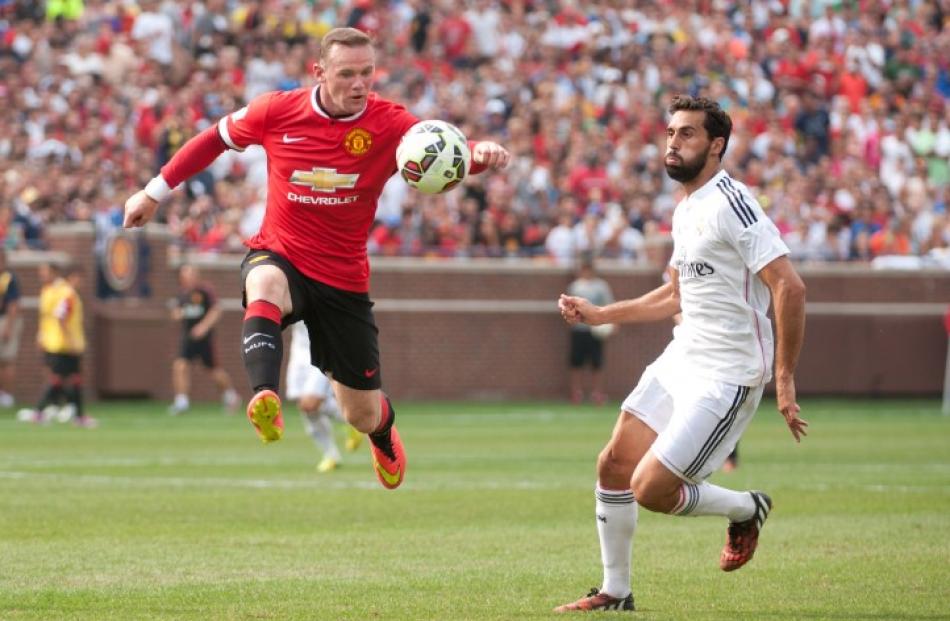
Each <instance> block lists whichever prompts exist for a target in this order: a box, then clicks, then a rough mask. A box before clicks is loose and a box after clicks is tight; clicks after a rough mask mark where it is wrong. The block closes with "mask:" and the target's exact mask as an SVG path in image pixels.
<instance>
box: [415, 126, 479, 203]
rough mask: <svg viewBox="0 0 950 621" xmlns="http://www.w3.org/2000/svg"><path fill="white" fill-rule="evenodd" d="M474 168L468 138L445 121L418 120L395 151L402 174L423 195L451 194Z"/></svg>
mask: <svg viewBox="0 0 950 621" xmlns="http://www.w3.org/2000/svg"><path fill="white" fill-rule="evenodd" d="M471 165H472V154H471V151H469V148H468V141H467V140H466V139H465V135H464V134H462V132H461V131H459V128H457V127H455V126H454V125H452V124H451V123H446V122H445V121H419V122H418V123H416V124H415V125H413V126H412V127H410V128H409V131H407V132H406V133H405V135H403V137H402V140H401V141H400V142H399V146H398V147H397V148H396V166H397V167H398V169H399V174H400V175H401V176H402V178H403V179H405V180H406V183H408V184H409V186H410V187H412V188H415V189H416V190H418V191H420V192H422V193H424V194H440V193H442V192H448V191H449V190H451V189H452V188H454V187H455V186H457V185H458V184H459V183H461V182H462V180H463V179H464V178H465V176H466V175H467V174H468V171H469V169H470V168H471Z"/></svg>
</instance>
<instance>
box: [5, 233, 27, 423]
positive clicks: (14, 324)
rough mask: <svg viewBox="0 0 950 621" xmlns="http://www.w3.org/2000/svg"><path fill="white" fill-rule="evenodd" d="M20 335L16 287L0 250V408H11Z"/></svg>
mask: <svg viewBox="0 0 950 621" xmlns="http://www.w3.org/2000/svg"><path fill="white" fill-rule="evenodd" d="M21 332H23V318H22V317H20V283H19V282H18V281H17V277H16V275H14V273H13V272H11V271H10V270H9V269H8V268H7V255H6V252H4V251H2V250H0V407H4V408H9V407H12V406H13V404H14V399H13V395H12V394H10V391H11V390H12V389H13V380H14V377H15V373H16V367H15V366H14V363H15V362H16V356H17V352H18V351H19V349H20V333H21Z"/></svg>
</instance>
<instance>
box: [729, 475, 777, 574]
mask: <svg viewBox="0 0 950 621" xmlns="http://www.w3.org/2000/svg"><path fill="white" fill-rule="evenodd" d="M749 493H750V494H752V501H753V502H754V503H755V513H754V514H752V517H751V518H749V519H748V520H746V521H745V522H733V523H731V524H729V529H728V530H727V531H726V545H725V547H723V549H722V553H721V554H720V555H719V569H721V570H723V571H735V570H736V569H739V568H740V567H742V566H743V565H745V564H746V563H748V562H749V561H750V560H752V555H753V554H755V548H756V547H757V546H758V545H759V533H760V532H762V526H763V525H764V524H765V518H767V517H768V516H769V511H771V510H772V499H771V498H769V497H768V495H766V494H763V493H762V492H749Z"/></svg>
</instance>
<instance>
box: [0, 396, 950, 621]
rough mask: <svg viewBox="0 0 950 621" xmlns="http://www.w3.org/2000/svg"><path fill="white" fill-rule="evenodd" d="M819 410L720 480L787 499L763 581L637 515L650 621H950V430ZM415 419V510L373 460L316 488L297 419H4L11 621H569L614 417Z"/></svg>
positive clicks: (1, 591)
mask: <svg viewBox="0 0 950 621" xmlns="http://www.w3.org/2000/svg"><path fill="white" fill-rule="evenodd" d="M802 405H803V417H804V418H806V419H808V420H809V421H810V422H811V427H810V435H809V437H808V438H806V439H805V441H804V442H803V443H802V444H801V445H800V446H796V445H795V443H794V442H793V441H792V439H791V436H790V434H789V433H788V431H787V430H786V429H785V427H784V424H783V422H782V420H781V417H780V416H779V415H778V414H777V413H776V412H775V410H774V403H772V402H768V401H766V402H765V403H763V405H762V407H761V408H760V410H759V413H758V415H757V417H756V420H755V421H754V422H753V424H752V425H751V427H750V428H749V430H748V432H747V433H746V435H745V438H744V440H743V443H742V464H741V467H740V469H739V470H738V471H736V472H734V473H731V474H728V475H724V474H719V475H716V477H715V478H714V480H715V481H717V482H719V483H721V484H723V485H726V486H729V487H733V488H759V489H763V490H766V491H768V492H769V493H770V494H771V495H772V497H773V499H774V501H775V510H774V512H773V514H772V517H771V518H770V519H769V522H768V524H767V526H766V528H765V530H764V532H763V535H762V539H761V540H760V546H759V551H758V553H757V554H756V557H755V559H754V560H753V561H752V562H751V563H750V564H749V565H748V566H747V567H745V568H743V569H742V570H740V571H738V572H735V573H733V574H725V573H723V572H721V571H719V569H718V566H717V561H718V555H719V550H720V548H721V546H722V543H723V538H724V531H725V521H724V520H720V519H717V518H674V517H669V516H663V515H654V514H651V513H649V512H647V511H644V510H641V512H640V524H639V528H638V531H637V538H636V541H635V544H634V592H635V596H636V600H637V608H638V612H637V613H636V615H637V617H638V618H641V619H724V620H725V619H729V620H734V619H750V620H752V619H755V620H759V619H780V620H785V619H836V620H841V619H938V618H941V619H946V618H950V417H942V416H941V415H940V413H939V404H938V403H937V402H936V401H845V400H804V401H803V403H802ZM396 407H397V411H398V413H399V418H398V422H399V428H400V431H401V434H402V437H403V439H404V441H405V444H406V449H407V453H408V457H409V468H408V473H407V482H406V483H405V484H404V485H403V487H402V488H400V489H399V490H397V491H395V492H389V491H385V490H383V489H382V488H381V487H380V486H379V485H378V484H377V482H376V480H375V477H374V476H373V473H372V470H371V467H370V459H369V453H368V450H367V448H366V446H365V445H364V446H363V447H361V449H360V451H358V452H357V453H355V454H353V455H348V456H346V459H347V461H346V463H345V465H344V467H343V468H342V469H341V470H339V471H337V472H336V473H333V474H331V475H317V474H316V472H315V470H314V465H315V464H316V462H317V455H316V452H315V450H314V449H313V447H312V445H311V443H310V440H309V438H308V437H307V436H306V435H305V434H304V432H303V429H302V425H301V424H300V421H299V420H298V418H297V415H296V414H295V413H294V412H288V413H287V414H288V415H287V417H286V418H287V423H288V433H287V434H286V436H285V439H284V440H283V441H282V442H279V443H277V444H275V445H270V446H264V445H262V444H261V443H260V442H259V441H258V440H257V439H256V437H255V436H254V433H253V431H252V430H251V428H250V426H249V425H248V423H247V421H246V420H245V419H244V418H243V416H234V417H228V416H225V415H223V414H222V413H220V412H219V411H218V410H217V408H214V407H210V406H205V407H202V408H198V409H197V410H194V411H193V412H191V413H189V414H187V415H185V416H181V417H178V418H171V417H169V416H167V415H166V414H165V406H164V404H154V403H149V404H141V403H114V404H101V405H95V406H94V408H93V410H94V414H96V415H97V416H98V417H99V418H100V419H101V422H102V426H101V427H100V428H99V429H97V430H84V429H77V428H73V427H72V426H69V425H58V424H55V423H54V424H52V425H49V426H45V427H43V426H34V425H30V424H24V423H17V422H15V421H14V419H13V416H12V413H10V412H5V413H2V415H0V619H4V620H20V619H30V620H42V621H49V620H70V619H89V620H96V621H100V620H107V619H115V620H122V621H129V620H135V619H181V620H201V621H208V620H217V619H235V620H237V619H247V620H268V619H274V620H284V619H307V620H313V619H327V620H336V619H360V620H364V619H373V620H383V619H394V620H402V619H439V620H442V619H445V620H457V619H499V620H512V619H517V620H522V619H551V618H563V617H559V616H557V615H554V614H552V613H551V612H550V611H551V609H552V608H553V607H554V606H556V605H558V604H562V603H564V602H566V601H568V600H572V599H575V598H577V597H579V596H581V595H583V594H585V593H586V591H587V590H588V589H589V588H590V587H592V586H599V584H600V578H601V570H600V560H599V550H598V546H597V535H596V527H595V521H594V516H593V484H594V461H595V456H596V454H597V452H598V451H599V449H600V447H601V446H602V445H603V443H604V441H605V440H606V438H607V437H608V435H609V433H610V430H611V428H612V425H613V423H614V420H615V418H616V409H615V407H605V408H594V407H579V408H577V407H571V406H567V405H564V404H554V403H495V404H475V403H424V404H423V403H401V404H399V403H397V404H396ZM339 432H340V437H341V439H342V430H339ZM607 614H609V615H619V614H623V613H607ZM595 617H597V618H603V615H595Z"/></svg>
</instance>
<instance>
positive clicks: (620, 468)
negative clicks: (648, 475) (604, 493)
mask: <svg viewBox="0 0 950 621" xmlns="http://www.w3.org/2000/svg"><path fill="white" fill-rule="evenodd" d="M636 465H637V464H636V462H634V461H633V460H632V459H630V458H629V457H626V456H624V455H623V454H622V452H621V451H620V450H619V449H618V448H617V447H616V446H614V445H613V444H608V445H607V446H605V447H604V450H602V451H601V452H600V455H599V456H598V457H597V480H598V481H599V482H600V484H601V486H605V487H607V488H608V489H623V488H624V486H626V484H627V482H628V481H629V480H630V474H631V473H632V472H633V469H634V468H635V467H636Z"/></svg>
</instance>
